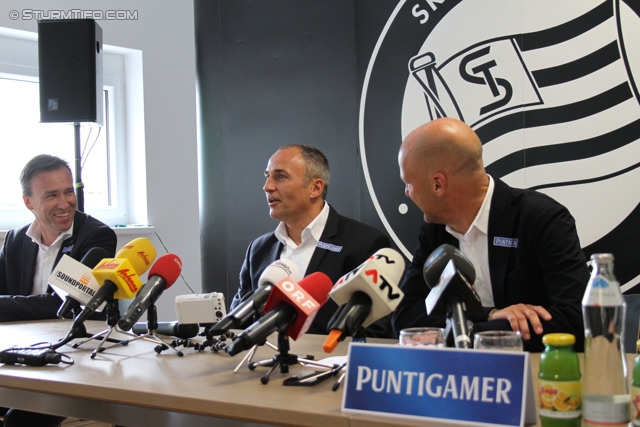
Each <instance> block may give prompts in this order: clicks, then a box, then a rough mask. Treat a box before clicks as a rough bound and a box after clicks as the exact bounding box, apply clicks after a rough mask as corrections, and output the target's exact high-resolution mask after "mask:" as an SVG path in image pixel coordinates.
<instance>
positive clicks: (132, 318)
mask: <svg viewBox="0 0 640 427" xmlns="http://www.w3.org/2000/svg"><path fill="white" fill-rule="evenodd" d="M181 271H182V261H181V260H180V258H179V257H178V256H177V255H175V254H171V253H169V254H165V255H162V256H161V257H160V258H158V260H157V261H156V262H155V264H153V266H152V267H151V270H149V280H148V281H147V283H145V284H144V285H143V286H142V289H140V292H138V294H137V295H136V297H135V298H134V299H133V301H132V302H131V304H130V305H129V307H128V308H127V311H125V313H124V315H123V316H122V317H121V318H120V319H119V320H118V327H120V329H122V330H123V331H128V330H130V329H131V328H132V327H133V324H134V323H136V322H137V321H138V319H140V316H142V313H144V312H145V310H147V309H148V308H149V307H151V306H152V305H154V304H155V303H156V301H157V300H158V298H160V295H161V294H162V292H164V290H165V289H168V288H169V287H170V286H171V285H173V284H174V282H175V281H176V280H177V279H178V276H180V272H181Z"/></svg>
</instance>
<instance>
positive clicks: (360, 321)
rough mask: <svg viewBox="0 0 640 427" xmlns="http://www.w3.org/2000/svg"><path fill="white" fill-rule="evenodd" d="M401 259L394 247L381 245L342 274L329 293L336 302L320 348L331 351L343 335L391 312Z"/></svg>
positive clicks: (395, 303)
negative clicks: (335, 308)
mask: <svg viewBox="0 0 640 427" xmlns="http://www.w3.org/2000/svg"><path fill="white" fill-rule="evenodd" d="M403 272H404V259H403V258H402V255H400V253H399V252H398V251H396V250H394V249H391V248H383V249H380V250H378V251H377V252H376V253H374V254H373V255H371V256H370V257H369V259H367V260H366V261H365V262H363V263H362V264H361V265H360V266H358V267H357V268H355V269H354V270H352V271H350V272H349V273H347V274H345V275H344V276H342V277H341V278H340V279H338V281H337V282H336V284H335V286H334V288H333V290H331V292H330V293H329V296H330V297H331V298H332V299H333V300H334V301H335V302H336V303H337V304H338V305H339V307H338V310H337V311H336V312H335V313H334V314H333V316H332V317H331V319H330V320H329V328H328V329H329V331H330V332H329V335H328V336H327V339H326V340H325V342H324V345H323V349H324V351H325V352H327V353H331V352H332V351H333V349H335V348H336V346H337V345H338V343H339V342H340V341H342V340H344V337H345V336H348V335H351V336H353V335H354V334H355V333H356V332H357V331H358V329H359V328H360V327H367V326H369V325H370V324H371V323H373V322H375V321H376V320H378V319H380V318H381V317H384V316H386V315H387V314H389V313H391V312H393V311H394V310H395V309H396V307H397V306H398V304H400V301H401V300H402V297H403V296H404V293H403V292H402V291H401V290H400V288H398V282H399V281H400V278H401V277H402V273H403Z"/></svg>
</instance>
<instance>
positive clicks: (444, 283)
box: [423, 244, 482, 348]
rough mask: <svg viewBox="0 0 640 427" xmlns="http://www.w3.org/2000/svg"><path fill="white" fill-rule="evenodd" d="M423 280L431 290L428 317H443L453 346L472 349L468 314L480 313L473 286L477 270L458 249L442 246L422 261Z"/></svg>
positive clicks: (447, 245) (426, 304)
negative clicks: (450, 329) (451, 335)
mask: <svg viewBox="0 0 640 427" xmlns="http://www.w3.org/2000/svg"><path fill="white" fill-rule="evenodd" d="M423 277H424V281H425V282H426V283H427V286H429V288H431V290H430V291H429V295H427V298H426V299H425V306H426V309H427V314H429V315H432V314H434V315H442V314H445V315H446V317H447V321H448V322H450V324H451V327H452V330H453V336H454V340H455V346H456V347H457V348H471V347H472V345H471V337H470V333H469V331H468V328H467V313H479V312H481V311H482V303H481V302H480V298H479V297H478V294H476V292H475V290H474V289H473V287H472V284H473V282H474V281H475V279H476V271H475V268H474V267H473V264H472V263H471V261H469V259H468V258H467V257H465V256H464V254H463V253H462V252H460V250H459V249H456V248H455V247H453V246H451V245H449V244H444V245H441V246H439V247H437V248H436V249H435V250H434V251H433V252H432V253H431V255H429V257H428V258H427V260H426V261H425V263H424V268H423Z"/></svg>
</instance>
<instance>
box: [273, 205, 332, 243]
mask: <svg viewBox="0 0 640 427" xmlns="http://www.w3.org/2000/svg"><path fill="white" fill-rule="evenodd" d="M328 218H329V205H328V204H327V202H324V206H323V208H322V210H321V211H320V213H319V214H318V216H316V217H315V218H314V219H313V221H311V222H310V223H309V225H307V226H306V227H305V229H304V230H302V243H301V244H300V246H302V245H304V244H305V243H306V241H307V240H308V239H309V238H312V239H314V240H315V243H316V244H317V243H318V242H319V241H320V237H321V236H322V232H323V231H324V226H325V225H326V224H327V219H328ZM274 234H275V236H276V238H277V239H278V240H279V241H280V243H282V244H283V245H285V246H292V247H296V246H297V245H296V244H295V243H294V242H293V240H291V239H290V238H289V234H288V233H287V226H286V225H285V223H284V222H280V223H279V224H278V227H276V230H275V231H274ZM314 246H315V245H314Z"/></svg>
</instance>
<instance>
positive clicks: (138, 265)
mask: <svg viewBox="0 0 640 427" xmlns="http://www.w3.org/2000/svg"><path fill="white" fill-rule="evenodd" d="M115 257H116V258H126V259H128V260H129V262H130V263H131V266H132V267H133V269H134V270H135V272H136V274H137V275H138V276H142V275H143V274H144V273H145V272H146V271H147V270H148V269H149V267H151V264H153V261H154V260H155V259H156V248H155V247H153V244H152V243H151V241H150V240H149V239H147V238H146V237H138V238H136V239H133V240H132V241H130V242H129V243H127V244H126V245H124V246H123V247H122V249H120V250H119V251H118V253H117V254H116V256H115Z"/></svg>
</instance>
